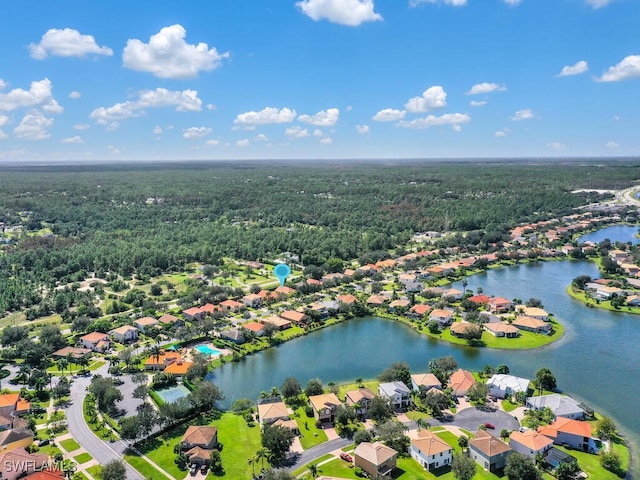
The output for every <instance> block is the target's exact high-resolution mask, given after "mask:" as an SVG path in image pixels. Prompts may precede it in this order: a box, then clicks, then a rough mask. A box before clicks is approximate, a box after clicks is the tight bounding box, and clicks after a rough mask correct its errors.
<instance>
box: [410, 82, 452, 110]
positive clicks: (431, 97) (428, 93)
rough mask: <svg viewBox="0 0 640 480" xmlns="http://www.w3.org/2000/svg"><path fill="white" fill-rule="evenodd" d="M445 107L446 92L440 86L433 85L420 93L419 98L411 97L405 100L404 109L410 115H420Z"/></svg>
mask: <svg viewBox="0 0 640 480" xmlns="http://www.w3.org/2000/svg"><path fill="white" fill-rule="evenodd" d="M446 106H447V92H445V91H444V88H442V87H441V86H440V85H434V86H433V87H429V88H427V89H426V90H425V91H424V92H422V96H421V97H413V98H410V99H409V100H407V103H405V105H404V108H406V109H407V110H408V111H409V112H411V113H422V112H427V111H429V110H433V109H435V108H443V107H446Z"/></svg>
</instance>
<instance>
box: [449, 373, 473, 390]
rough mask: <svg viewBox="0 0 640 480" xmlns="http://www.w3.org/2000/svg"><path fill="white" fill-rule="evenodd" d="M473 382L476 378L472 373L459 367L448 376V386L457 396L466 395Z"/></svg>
mask: <svg viewBox="0 0 640 480" xmlns="http://www.w3.org/2000/svg"><path fill="white" fill-rule="evenodd" d="M474 383H476V379H475V378H473V374H472V373H471V372H468V371H467V370H463V369H461V368H460V369H458V370H456V371H455V372H453V373H452V374H451V377H449V386H450V387H451V390H453V393H454V395H457V396H461V395H466V394H467V392H468V391H469V389H470V388H471V386H472V385H473V384H474Z"/></svg>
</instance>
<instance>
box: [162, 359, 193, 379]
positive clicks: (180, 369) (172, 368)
mask: <svg viewBox="0 0 640 480" xmlns="http://www.w3.org/2000/svg"><path fill="white" fill-rule="evenodd" d="M192 365H193V362H189V361H186V360H184V361H180V360H178V361H177V362H173V363H172V364H171V365H168V366H167V368H165V369H164V370H163V372H164V373H171V374H173V375H178V376H180V375H185V374H186V373H187V371H188V370H189V368H191V366H192Z"/></svg>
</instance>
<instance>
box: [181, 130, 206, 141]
mask: <svg viewBox="0 0 640 480" xmlns="http://www.w3.org/2000/svg"><path fill="white" fill-rule="evenodd" d="M211 132H213V129H211V128H209V127H190V128H187V129H186V130H185V131H184V132H183V133H182V138H186V139H187V140H192V139H194V138H202V137H206V136H207V135H209V134H210V133H211Z"/></svg>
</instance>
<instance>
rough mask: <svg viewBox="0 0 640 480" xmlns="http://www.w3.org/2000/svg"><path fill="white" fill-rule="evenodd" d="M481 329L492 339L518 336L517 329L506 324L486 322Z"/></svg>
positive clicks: (518, 331)
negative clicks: (492, 337)
mask: <svg viewBox="0 0 640 480" xmlns="http://www.w3.org/2000/svg"><path fill="white" fill-rule="evenodd" d="M482 328H484V330H485V331H487V332H489V333H490V334H491V335H493V336H494V337H499V338H500V337H503V338H517V337H519V336H520V330H518V327H514V326H513V325H511V324H509V323H507V322H487V323H485V324H483V325H482Z"/></svg>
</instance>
